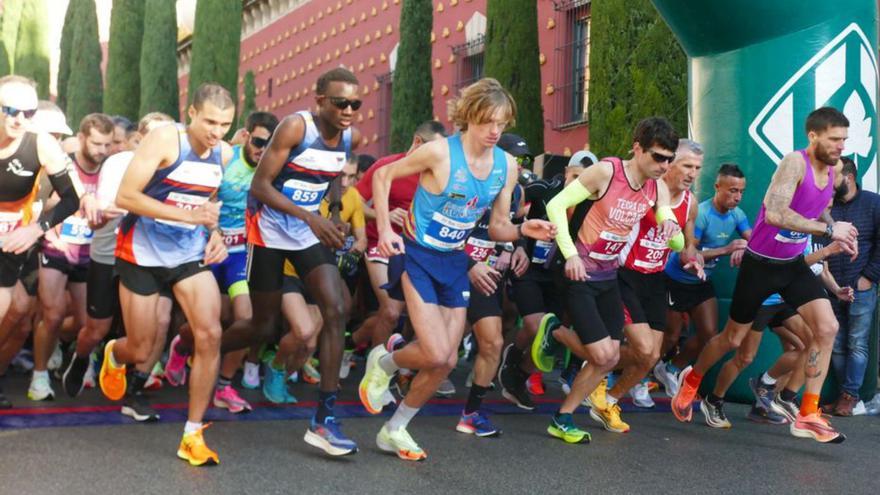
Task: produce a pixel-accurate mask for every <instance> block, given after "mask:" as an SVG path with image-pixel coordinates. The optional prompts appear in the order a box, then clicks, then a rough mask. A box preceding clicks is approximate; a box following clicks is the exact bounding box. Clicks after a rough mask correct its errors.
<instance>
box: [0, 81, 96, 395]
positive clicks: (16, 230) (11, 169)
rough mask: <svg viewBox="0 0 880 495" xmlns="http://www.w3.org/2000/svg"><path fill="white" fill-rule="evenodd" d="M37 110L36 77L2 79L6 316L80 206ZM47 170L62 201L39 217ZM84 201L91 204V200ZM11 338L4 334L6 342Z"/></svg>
mask: <svg viewBox="0 0 880 495" xmlns="http://www.w3.org/2000/svg"><path fill="white" fill-rule="evenodd" d="M36 111H37V91H36V84H35V83H34V82H33V81H31V80H30V79H27V78H25V77H21V76H4V77H2V78H0V246H2V252H0V319H3V318H4V317H5V316H6V313H7V310H8V309H9V307H10V303H11V301H12V296H13V288H14V287H15V285H16V284H17V282H18V280H19V278H20V276H21V273H22V268H23V267H24V265H25V263H26V260H27V259H28V255H29V253H30V252H31V248H32V247H34V245H35V244H36V242H37V241H38V240H40V238H41V237H43V234H44V233H45V232H46V231H48V230H49V229H51V228H53V227H55V226H56V225H58V224H60V223H61V222H63V221H64V219H65V218H67V217H68V216H70V215H71V214H73V213H74V212H75V211H77V210H78V209H79V208H80V200H79V195H78V193H77V191H76V188H75V187H74V183H73V175H75V174H74V172H73V168H72V165H71V166H70V168H68V164H69V162H70V159H69V158H68V157H67V156H66V155H65V154H64V153H63V152H62V151H61V148H60V147H59V145H58V142H57V141H56V140H55V139H54V138H53V137H52V136H50V135H49V134H47V133H45V132H39V133H33V132H29V131H28V130H27V128H28V124H29V121H30V119H31V118H32V117H33V116H34V114H35V113H36ZM44 171H45V173H46V174H48V176H49V181H50V182H51V184H52V188H53V189H55V191H56V193H57V194H58V196H59V198H60V201H59V202H58V204H56V205H55V207H54V208H52V209H51V210H43V211H42V212H41V213H40V214H39V217H36V216H35V214H34V213H35V212H34V211H33V203H34V200H35V199H36V196H37V192H38V191H37V190H38V187H39V178H40V174H41V173H43V172H44ZM83 206H84V207H87V204H86V202H84V204H83ZM92 207H93V205H92ZM92 207H88V208H87V209H88V213H89V216H90V217H91V218H93V217H94V215H95V213H94V210H93V209H92ZM7 337H8V335H0V346H2V345H3V344H4V343H5V342H6V340H7ZM2 395H3V394H2V390H0V398H2ZM0 403H3V401H2V400H0ZM4 405H5V404H4Z"/></svg>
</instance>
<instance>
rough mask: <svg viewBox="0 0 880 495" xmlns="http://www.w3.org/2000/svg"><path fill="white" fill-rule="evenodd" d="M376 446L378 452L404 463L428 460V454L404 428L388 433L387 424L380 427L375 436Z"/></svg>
mask: <svg viewBox="0 0 880 495" xmlns="http://www.w3.org/2000/svg"><path fill="white" fill-rule="evenodd" d="M376 446H377V447H379V449H380V450H383V451H385V452H391V453H393V454H395V455H397V457H400V458H401V459H403V460H404V461H424V460H425V459H427V458H428V454H427V453H425V451H424V450H422V448H421V447H419V445H418V444H417V443H416V441H415V440H413V438H412V437H411V436H410V435H409V432H407V431H406V428H400V429H398V430H395V431H390V430H389V429H388V424H387V423H386V424H384V425H382V429H381V430H379V433H378V434H377V435H376Z"/></svg>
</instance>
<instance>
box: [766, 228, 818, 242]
mask: <svg viewBox="0 0 880 495" xmlns="http://www.w3.org/2000/svg"><path fill="white" fill-rule="evenodd" d="M809 236H810V234H805V233H803V232H795V231H793V230H787V229H779V232H777V233H776V237H774V239H776V240H777V241H779V242H782V243H785V244H802V243H804V242H807V237H809Z"/></svg>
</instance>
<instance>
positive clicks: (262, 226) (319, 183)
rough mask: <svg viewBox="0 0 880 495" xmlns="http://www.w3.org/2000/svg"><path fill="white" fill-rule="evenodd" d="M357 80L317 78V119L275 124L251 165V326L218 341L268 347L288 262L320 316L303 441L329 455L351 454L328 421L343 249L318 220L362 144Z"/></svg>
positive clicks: (336, 74)
mask: <svg viewBox="0 0 880 495" xmlns="http://www.w3.org/2000/svg"><path fill="white" fill-rule="evenodd" d="M357 88H358V80H357V78H356V77H355V75H354V74H352V73H351V72H350V71H348V70H346V69H344V68H341V67H340V68H336V69H332V70H329V71H327V72H325V73H324V74H322V75H321V77H319V78H318V82H317V85H316V90H315V93H316V96H315V99H316V101H317V103H318V112H317V113H316V114H313V113H311V112H308V111H302V112H297V113H295V114H293V115H290V116H288V117H286V118H285V119H284V120H282V121H281V124H279V126H278V128H277V129H276V130H275V134H274V135H273V136H272V141H271V142H270V143H269V148H268V149H267V150H266V151H265V152H264V154H263V158H262V159H261V160H260V163H259V164H258V165H257V170H256V172H255V173H254V179H253V182H252V183H251V192H250V198H249V200H248V201H249V205H248V245H249V249H250V255H249V256H250V260H249V263H250V265H249V267H248V272H249V273H248V285H249V286H250V291H251V305H252V307H253V315H254V316H253V318H252V319H251V320H242V321H239V322H236V323H234V324H233V325H232V326H231V327H230V328H228V329H227V330H226V332H225V333H224V334H223V345H222V348H223V352H229V351H233V350H237V349H244V348H245V347H249V346H250V345H252V344H255V343H262V342H267V341H269V340H270V339H271V338H272V336H274V333H275V322H276V320H277V318H278V310H279V308H280V307H281V287H282V282H283V276H284V273H283V271H282V268H283V266H284V260H290V262H291V263H292V264H293V266H294V267H295V268H296V271H297V273H298V274H299V276H300V277H301V278H302V280H303V281H304V282H305V285H306V287H307V288H308V290H309V294H310V295H311V296H312V297H313V298H314V299H315V301H316V302H317V303H318V306H319V307H320V308H321V315H322V317H323V319H324V326H323V328H322V330H321V335H320V347H321V352H320V361H321V387H320V394H319V400H318V408H317V410H316V412H315V416H314V417H313V418H312V421H311V422H310V424H309V428H308V430H307V431H306V434H305V438H304V440H305V441H306V443H308V444H309V445H312V446H314V447H317V448H320V449H322V450H324V451H325V452H326V453H328V454H330V455H346V454H352V453H354V452H356V451H357V444H355V442H353V441H352V440H350V439H348V438H347V437H345V435H344V434H343V433H342V429H341V426H340V423H339V422H338V421H337V420H336V418H335V415H334V412H333V411H334V406H335V403H336V393H337V389H338V387H339V364H340V362H341V361H342V351H343V333H344V331H345V322H346V320H347V319H348V317H347V315H346V311H345V309H346V308H345V307H344V304H343V301H344V299H343V298H344V296H343V293H342V291H343V290H346V289H345V287H344V285H343V282H342V277H340V275H339V269H338V268H337V267H336V260H335V259H334V256H333V251H332V250H331V249H337V248H339V247H341V246H342V242H343V239H344V238H343V234H342V232H341V231H340V229H339V228H338V227H337V226H336V224H334V223H333V222H332V221H330V220H328V219H326V218H324V217H322V216H321V215H320V214H318V209H319V208H320V204H321V200H322V199H323V198H324V195H325V193H326V192H327V188H328V186H329V185H330V181H332V180H333V178H334V177H336V176H338V175H339V174H340V172H341V171H342V168H343V167H344V166H345V162H346V158H347V156H348V155H349V154H350V153H351V152H352V150H354V148H356V147H357V144H358V143H359V142H360V140H361V134H360V132H359V131H358V130H356V129H353V128H352V127H351V122H352V119H353V117H354V112H356V111H357V109H359V108H360V106H361V100H358V99H357Z"/></svg>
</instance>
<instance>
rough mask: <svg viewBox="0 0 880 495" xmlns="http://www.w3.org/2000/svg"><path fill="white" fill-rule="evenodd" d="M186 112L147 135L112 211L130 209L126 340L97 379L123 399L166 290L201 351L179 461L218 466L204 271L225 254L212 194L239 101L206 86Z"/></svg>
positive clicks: (122, 250) (210, 311)
mask: <svg viewBox="0 0 880 495" xmlns="http://www.w3.org/2000/svg"><path fill="white" fill-rule="evenodd" d="M187 114H188V116H189V118H190V124H189V125H188V126H186V127H185V128H184V127H183V126H161V127H159V128H157V129H154V130H153V131H152V132H150V133H149V134H148V135H147V137H146V138H145V139H144V141H143V143H142V146H140V147H139V148H138V150H137V151H136V152H135V154H134V157H133V158H132V161H131V165H130V166H129V167H128V169H127V170H126V172H125V176H124V177H123V179H122V184H121V185H120V186H119V193H118V195H117V197H116V205H117V206H118V207H119V208H122V209H124V210H127V211H128V214H127V215H126V216H125V218H123V219H122V221H121V223H120V225H119V236H118V243H117V245H116V258H117V259H116V270H117V273H118V274H119V281H120V287H119V300H120V303H121V306H122V317H123V322H124V323H125V329H126V332H127V335H126V336H125V337H122V338H120V339H117V340H111V341H110V342H108V343H107V345H106V346H105V348H104V362H103V365H102V366H101V373H100V375H99V381H100V385H101V390H102V391H103V392H104V395H106V396H107V398H109V399H110V400H119V399H121V398H122V397H123V395H124V394H125V390H126V377H125V370H126V364H140V363H143V362H145V361H146V360H147V359H148V358H149V356H150V353H151V351H153V349H154V345H155V342H156V334H157V332H158V328H157V325H156V314H157V310H158V304H159V291H160V290H161V289H162V288H163V287H165V286H167V285H170V286H171V288H172V290H173V292H174V297H175V299H176V300H177V302H178V303H179V304H180V306H181V308H182V310H183V312H184V314H185V315H186V317H187V320H188V321H189V326H188V328H189V331H186V332H183V339H184V340H187V341H190V340H192V341H194V343H195V349H196V351H195V354H194V356H193V361H192V377H191V379H190V401H189V411H188V415H187V421H186V425H185V426H184V434H183V438H182V439H181V442H180V447H179V448H178V451H177V455H178V457H180V458H181V459H184V460H186V461H188V462H189V463H190V464H191V465H194V466H200V465H206V464H219V462H220V461H219V458H218V456H217V454H216V453H215V452H214V451H212V450H211V449H209V448H208V447H207V445H205V441H204V438H203V430H204V428H205V427H206V426H207V425H203V424H202V418H203V417H204V414H205V410H206V409H207V408H208V405H209V404H210V401H211V394H212V392H213V389H214V385H215V383H216V380H217V371H218V367H219V364H220V352H219V351H220V349H219V343H220V335H221V327H220V290H219V289H218V288H217V282H216V280H215V279H214V276H213V275H212V274H211V273H210V272H209V271H208V270H209V266H208V265H211V264H215V263H219V262H221V261H223V259H224V258H225V257H226V248H225V246H224V244H223V238H222V236H221V235H220V232H219V231H217V230H216V229H215V228H216V226H217V219H218V215H219V208H220V205H218V204H216V203H213V202H211V201H210V198H211V197H212V196H214V194H215V193H216V192H217V189H218V188H219V187H220V182H221V180H222V177H223V166H224V164H226V163H228V161H229V160H230V159H231V158H232V149H231V148H230V147H229V146H228V145H227V144H226V143H224V142H223V141H222V138H223V135H224V134H226V132H227V131H228V130H229V127H230V126H231V125H232V119H233V117H234V116H235V104H234V102H233V101H232V98H231V97H230V95H229V92H228V91H227V90H226V89H224V88H223V87H222V86H220V85H217V84H214V83H204V84H202V85H201V86H199V87H198V88H197V89H196V91H194V92H193V95H192V104H191V106H190V107H189V109H188V111H187ZM208 229H210V230H211V232H210V233H209V232H208ZM188 343H190V342H188ZM141 378H143V377H141ZM135 379H138V378H137V377H136V378H135Z"/></svg>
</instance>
